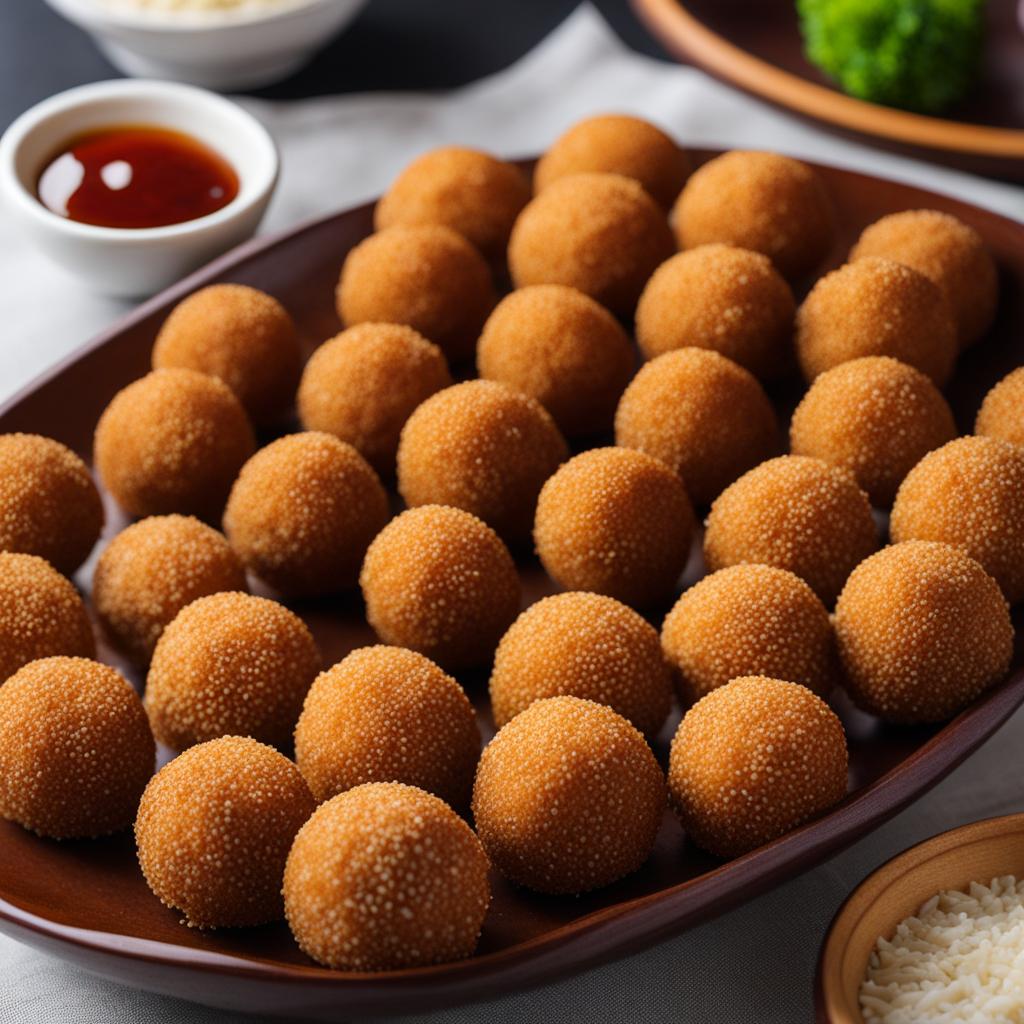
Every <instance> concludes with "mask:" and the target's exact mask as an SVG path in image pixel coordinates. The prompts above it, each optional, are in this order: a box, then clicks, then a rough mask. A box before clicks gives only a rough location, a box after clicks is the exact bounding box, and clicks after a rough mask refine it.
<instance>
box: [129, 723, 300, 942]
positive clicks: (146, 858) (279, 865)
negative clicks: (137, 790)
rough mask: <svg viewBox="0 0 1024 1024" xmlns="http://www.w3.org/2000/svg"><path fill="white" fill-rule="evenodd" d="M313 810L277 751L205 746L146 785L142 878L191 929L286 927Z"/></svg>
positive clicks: (228, 742) (249, 745)
mask: <svg viewBox="0 0 1024 1024" xmlns="http://www.w3.org/2000/svg"><path fill="white" fill-rule="evenodd" d="M314 810H316V801H315V800H314V799H313V796H312V794H311V793H310V792H309V787H308V786H307V785H306V783H305V781H304V780H303V778H302V776H301V775H300V774H299V770H298V768H296V767H295V765H294V764H292V762H291V761H289V760H288V758H286V757H285V756H284V755H283V754H280V753H278V751H276V750H274V749H273V748H272V747H268V746H265V745H264V744H262V743H257V742H256V740H253V739H249V738H247V737H242V736H224V737H222V738H220V739H216V740H210V741H209V742H208V743H201V744H200V745H199V746H197V747H193V748H192V749H191V750H186V751H185V753H184V754H179V755H178V756H177V757H176V758H175V759H174V760H173V761H171V762H170V763H168V764H167V765H165V766H164V767H163V768H161V769H160V771H159V772H157V774H156V775H155V776H154V777H153V780H152V781H151V782H150V784H149V785H148V786H147V787H146V792H145V793H144V794H143V797H142V803H141V804H140V805H139V815H138V818H137V819H136V821H135V842H136V845H137V847H138V856H139V865H140V867H141V868H142V874H143V876H144V877H145V879H146V883H147V884H148V885H149V887H150V889H152V891H153V894H154V895H155V896H156V897H157V898H158V899H159V900H160V902H161V903H163V904H164V905H165V906H167V907H170V908H171V909H172V910H177V911H180V912H181V913H182V914H183V915H184V923H185V924H187V925H188V926H189V927H190V928H238V927H243V926H246V925H257V924H266V923H267V922H270V921H278V920H280V919H281V918H282V917H283V916H284V901H283V900H282V898H281V883H282V880H283V878H284V868H285V862H286V860H287V858H288V851H289V850H290V849H291V846H292V842H293V841H294V839H295V836H296V833H297V832H298V831H299V829H300V828H301V826H302V825H303V823H304V822H305V821H306V820H307V819H308V818H309V816H310V815H311V814H312V813H313V812H314Z"/></svg>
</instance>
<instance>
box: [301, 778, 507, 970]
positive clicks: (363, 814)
mask: <svg viewBox="0 0 1024 1024" xmlns="http://www.w3.org/2000/svg"><path fill="white" fill-rule="evenodd" d="M488 868H489V864H488V861H487V855H486V854H485V853H484V851H483V848H482V847H481V845H480V841H479V840H478V839H477V837H476V836H475V835H474V834H473V830H472V829H471V828H470V827H469V826H468V825H467V824H466V823H465V822H464V821H463V820H462V819H461V818H460V817H459V816H458V815H457V814H456V813H455V812H454V811H453V810H452V809H451V808H450V807H449V806H448V805H447V804H446V803H445V802H444V801H443V800H439V799H438V798H437V797H436V796H432V795H431V794H429V793H425V792H423V790H420V789H416V787H414V786H404V785H402V784H400V783H397V782H385V783H369V784H367V785H365V786H358V787H356V788H355V789H350V790H349V791H348V792H347V793H342V794H340V795H339V796H336V797H334V799H333V800H329V801H328V802H327V803H325V804H322V805H321V806H320V807H319V808H317V811H316V813H315V814H314V815H313V816H312V817H311V818H310V819H309V821H308V822H307V823H306V824H305V825H304V826H303V827H302V829H301V831H300V832H299V834H298V836H297V837H296V839H295V845H294V846H293V847H292V851H291V853H290V854H289V856H288V864H287V867H286V868H285V875H284V901H285V912H286V914H287V916H288V924H289V926H290V927H291V930H292V934H293V935H294V936H295V940H296V942H298V944H299V945H300V946H301V947H302V949H303V951H304V952H305V953H307V954H308V955H309V956H311V957H312V958H313V959H314V960H317V961H319V962H320V963H322V964H324V965H325V966H327V967H334V968H338V969H342V970H354V971H386V970H396V969H398V968H402V967H421V966H424V965H427V964H436V963H446V962H449V961H451V960H461V959H463V958H464V957H467V956H469V955H470V954H471V953H472V952H473V950H474V949H475V948H476V944H477V939H478V938H479V936H480V928H481V926H482V925H483V920H484V915H485V914H486V913H487V907H488V904H489V903H490V899H491V892H490V884H489V882H488V878H487V872H488Z"/></svg>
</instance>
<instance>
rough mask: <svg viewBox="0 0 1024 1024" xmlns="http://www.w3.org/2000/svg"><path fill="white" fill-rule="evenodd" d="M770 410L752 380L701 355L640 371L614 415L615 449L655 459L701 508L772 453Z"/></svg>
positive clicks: (664, 359)
mask: <svg viewBox="0 0 1024 1024" xmlns="http://www.w3.org/2000/svg"><path fill="white" fill-rule="evenodd" d="M778 439H779V425H778V423H777V422H776V419H775V410H774V409H773V408H772V404H771V402H770V401H768V396H767V395H766V394H765V393H764V390H763V389H762V387H761V385H760V384H758V382H757V379H756V378H755V377H754V376H753V375H752V374H751V373H750V372H748V371H747V370H744V369H743V367H742V366H738V365H737V364H736V363H734V362H733V361H732V360H731V359H726V357H725V356H723V355H719V354H718V353H717V352H713V351H711V350H709V349H704V348H680V349H676V351H674V352H666V353H665V354H664V355H663V356H658V358H657V359H652V360H651V362H649V363H647V364H645V365H644V366H643V367H641V369H640V372H639V373H638V374H637V375H636V376H635V377H634V378H633V381H632V383H631V384H630V385H629V387H628V388H626V390H625V393H624V394H623V396H622V400H621V401H620V402H619V408H618V410H617V411H616V413H615V442H616V444H618V445H621V446H622V447H623V448H636V449H638V450H639V451H642V452H647V454H648V455H653V456H654V457H655V458H657V459H661V461H662V462H664V463H665V465H667V466H668V467H669V468H670V469H673V470H675V471H676V472H677V473H678V474H679V475H680V476H681V477H682V479H683V483H684V484H685V486H686V492H687V494H689V496H690V497H691V498H692V499H693V502H694V504H696V505H706V504H707V503H708V502H710V501H712V500H714V499H715V498H716V497H717V496H718V495H719V494H720V493H721V492H722V490H723V489H724V488H726V487H728V486H729V484H731V483H732V482H733V480H735V479H736V478H737V477H738V476H741V475H742V474H743V473H745V472H746V471H747V470H748V469H751V468H753V467H754V466H756V465H758V463H760V462H763V461H764V460H765V459H767V458H768V457H769V456H770V455H772V454H773V453H774V452H775V451H777V450H778Z"/></svg>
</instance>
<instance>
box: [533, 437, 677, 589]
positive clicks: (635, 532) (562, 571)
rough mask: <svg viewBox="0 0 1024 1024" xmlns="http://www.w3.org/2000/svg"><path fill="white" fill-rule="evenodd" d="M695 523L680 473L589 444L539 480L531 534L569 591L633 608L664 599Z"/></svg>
mask: <svg viewBox="0 0 1024 1024" xmlns="http://www.w3.org/2000/svg"><path fill="white" fill-rule="evenodd" d="M695 529H696V522H695V520H694V515H693V507H692V506H691V504H690V499H689V498H688V497H687V496H686V491H685V489H684V488H683V484H682V481H681V480H680V479H679V477H678V475H677V474H676V473H674V472H673V471H672V470H671V469H669V468H668V467H667V466H666V465H665V464H664V463H663V462H661V461H660V460H658V459H656V458H654V456H652V455H647V454H645V453H644V452H638V451H633V450H632V449H628V448H593V449H591V450H590V451H587V452H583V453H582V454H580V455H577V456H575V458H572V459H570V460H569V461H568V462H567V463H565V465H563V466H562V467H561V468H560V469H559V470H558V472H557V473H555V475H554V476H552V477H551V479H550V480H548V482H547V483H546V484H545V485H544V487H543V489H542V490H541V492H540V498H539V499H538V501H537V518H536V521H535V524H534V529H533V537H534V542H535V543H536V545H537V554H538V555H539V556H540V560H541V562H542V563H543V565H544V568H545V570H546V571H547V573H548V575H549V576H550V577H551V578H552V579H554V580H555V581H556V582H558V583H559V584H560V585H561V586H562V587H564V588H565V589H567V590H589V591H593V592H594V593H597V594H606V595H607V596H609V597H614V598H616V599H617V600H619V601H623V602H624V603H625V604H628V605H632V606H634V607H637V608H644V607H649V606H652V605H657V604H660V603H662V602H664V601H667V600H668V599H669V598H670V597H671V595H672V592H673V591H674V590H675V586H676V582H677V581H678V579H679V576H680V575H681V573H682V571H683V568H684V567H685V565H686V560H687V557H688V556H689V553H690V543H691V541H692V540H693V534H694V530H695Z"/></svg>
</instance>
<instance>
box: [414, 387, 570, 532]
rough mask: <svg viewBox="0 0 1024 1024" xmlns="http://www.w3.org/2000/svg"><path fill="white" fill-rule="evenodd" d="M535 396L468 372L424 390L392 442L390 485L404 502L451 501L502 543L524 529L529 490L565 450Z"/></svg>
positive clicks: (531, 501)
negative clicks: (428, 393) (394, 460)
mask: <svg viewBox="0 0 1024 1024" xmlns="http://www.w3.org/2000/svg"><path fill="white" fill-rule="evenodd" d="M568 456H569V449H568V447H567V446H566V443H565V440H564V439H563V438H562V435H561V434H560V433H559V430H558V427H556V426H555V421H554V420H553V419H552V418H551V415H550V414H549V413H548V412H547V411H546V410H545V408H544V407H543V406H542V405H541V404H540V403H539V402H538V401H536V399H533V398H530V396H529V395H524V394H522V392H519V391H515V390H513V389H512V388H510V387H508V386H506V385H505V384H499V383H498V382H497V381H493V380H468V381H464V382H463V383H461V384H456V385H454V386H453V387H450V388H445V390H444V391H439V392H438V393H437V394H436V395H433V396H432V397H431V398H428V399H427V400H426V401H425V402H424V403H423V404H422V405H421V406H420V407H419V408H418V409H417V410H416V411H415V412H414V413H413V414H412V415H411V416H410V417H409V420H408V422H407V423H406V424H405V427H404V428H403V430H402V438H401V441H400V442H399V446H398V490H399V491H400V492H401V495H402V497H403V498H404V499H405V503H406V504H407V505H409V506H410V507H411V508H412V507H416V506H418V505H451V506H453V507H455V508H461V509H465V510H466V511H467V512H472V513H473V515H475V516H478V517H479V518H480V519H482V520H483V521H484V522H485V523H487V524H488V525H489V526H491V527H493V529H495V530H496V531H497V532H498V534H499V535H500V536H501V537H503V538H504V539H505V541H506V542H507V543H509V544H524V543H526V542H527V541H528V539H529V536H530V528H531V527H532V525H533V513H534V509H535V508H536V506H537V495H538V494H540V489H541V487H542V486H543V484H544V481H545V480H547V479H548V477H549V476H551V474H552V473H554V471H555V470H556V469H557V468H558V467H559V466H560V465H561V464H562V463H563V462H564V461H565V460H566V458H568Z"/></svg>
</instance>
